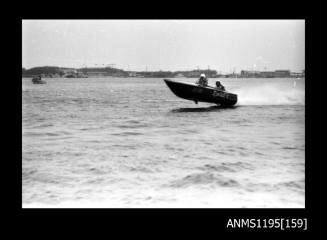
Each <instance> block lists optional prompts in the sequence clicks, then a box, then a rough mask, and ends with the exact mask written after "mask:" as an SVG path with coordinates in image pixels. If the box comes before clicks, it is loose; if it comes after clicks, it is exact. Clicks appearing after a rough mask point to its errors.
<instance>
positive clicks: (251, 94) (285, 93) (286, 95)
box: [233, 84, 305, 106]
mask: <svg viewBox="0 0 327 240" xmlns="http://www.w3.org/2000/svg"><path fill="white" fill-rule="evenodd" d="M233 91H234V92H235V93H236V94H237V95H238V103H237V105H238V106H245V105H304V103H305V91H304V87H303V88H300V87H294V86H291V87H289V86H287V87H285V86H281V85H278V84H264V85H260V86H254V87H253V86H245V87H242V88H239V89H235V90H233Z"/></svg>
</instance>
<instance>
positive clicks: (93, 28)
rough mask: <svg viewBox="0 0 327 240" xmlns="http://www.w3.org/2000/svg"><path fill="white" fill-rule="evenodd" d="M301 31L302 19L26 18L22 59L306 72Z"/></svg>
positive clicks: (51, 63)
mask: <svg viewBox="0 0 327 240" xmlns="http://www.w3.org/2000/svg"><path fill="white" fill-rule="evenodd" d="M304 34H305V27H304V20H105V21H104V20H23V39H22V44H23V55H22V59H23V62H22V65H23V67H25V68H31V67H35V66H60V67H83V66H88V67H91V66H92V67H94V66H96V67H100V66H104V65H105V66H106V65H108V64H116V65H114V66H115V67H118V68H123V69H125V70H137V71H143V70H146V69H147V70H148V71H151V70H155V71H157V70H170V71H175V70H191V69H196V68H197V67H199V68H201V69H207V68H208V67H209V68H210V69H215V70H217V71H218V72H219V71H222V72H230V71H233V69H235V71H237V72H239V71H240V70H242V69H247V70H259V71H264V70H267V71H269V70H275V69H290V70H292V71H301V70H303V69H304V68H305V66H304V65H305V62H304V56H305V55H304V48H305V36H304ZM103 64H104V65H103Z"/></svg>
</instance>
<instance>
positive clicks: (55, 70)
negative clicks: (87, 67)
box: [22, 66, 64, 77]
mask: <svg viewBox="0 0 327 240" xmlns="http://www.w3.org/2000/svg"><path fill="white" fill-rule="evenodd" d="M37 75H59V76H63V75H64V72H63V71H62V70H61V68H60V67H51V66H45V67H34V68H31V69H25V68H22V76H23V77H33V76H37Z"/></svg>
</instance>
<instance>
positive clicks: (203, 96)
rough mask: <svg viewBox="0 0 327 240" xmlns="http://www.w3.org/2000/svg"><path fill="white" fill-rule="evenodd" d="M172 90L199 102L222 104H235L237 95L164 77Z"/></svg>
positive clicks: (182, 96) (181, 96) (185, 97)
mask: <svg viewBox="0 0 327 240" xmlns="http://www.w3.org/2000/svg"><path fill="white" fill-rule="evenodd" d="M164 81H165V82H166V84H167V86H168V87H169V88H170V90H171V91H172V92H173V93H174V94H175V95H176V96H177V97H180V98H184V99H187V100H191V101H194V102H195V103H198V102H208V103H215V104H218V105H220V106H233V105H235V104H236V102H237V95H236V94H233V93H229V92H226V91H222V90H220V89H218V88H214V87H211V86H201V85H198V84H195V83H186V82H177V81H172V80H169V79H164Z"/></svg>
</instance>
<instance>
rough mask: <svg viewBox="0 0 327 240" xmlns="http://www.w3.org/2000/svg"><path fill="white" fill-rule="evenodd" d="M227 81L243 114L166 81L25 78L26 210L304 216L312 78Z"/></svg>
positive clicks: (23, 154) (24, 158) (235, 108)
mask: <svg viewBox="0 0 327 240" xmlns="http://www.w3.org/2000/svg"><path fill="white" fill-rule="evenodd" d="M180 80H183V81H195V79H180ZM220 80H221V82H222V83H223V84H224V85H225V86H226V89H227V90H229V91H231V92H234V93H236V94H238V98H239V102H238V104H237V106H236V107H234V108H229V109H221V108H219V107H215V106H213V105H211V104H206V103H199V104H198V105H195V104H194V103H193V102H191V101H187V100H183V99H180V98H177V97H176V96H175V95H173V93H172V92H171V91H170V90H169V89H168V87H167V86H166V85H165V83H164V82H163V80H162V79H141V78H135V79H132V78H126V79H124V78H121V79H118V78H94V79H91V78H88V79H46V81H47V84H45V85H34V84H32V83H31V80H30V79H23V80H22V88H23V89H22V99H23V102H22V106H23V119H22V124H23V129H22V134H23V139H22V141H23V149H22V156H23V159H22V172H23V175H22V184H23V185H22V186H23V192H22V200H23V207H40V206H41V207H43V206H46V207H217V208H225V207H304V203H305V197H304V193H305V172H304V171H305V159H304V152H305V142H304V128H305V124H304V120H305V117H304V110H305V105H304V98H305V92H304V80H303V79H302V80H296V82H294V79H220ZM213 81H214V80H210V81H209V83H211V84H212V85H213Z"/></svg>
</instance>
